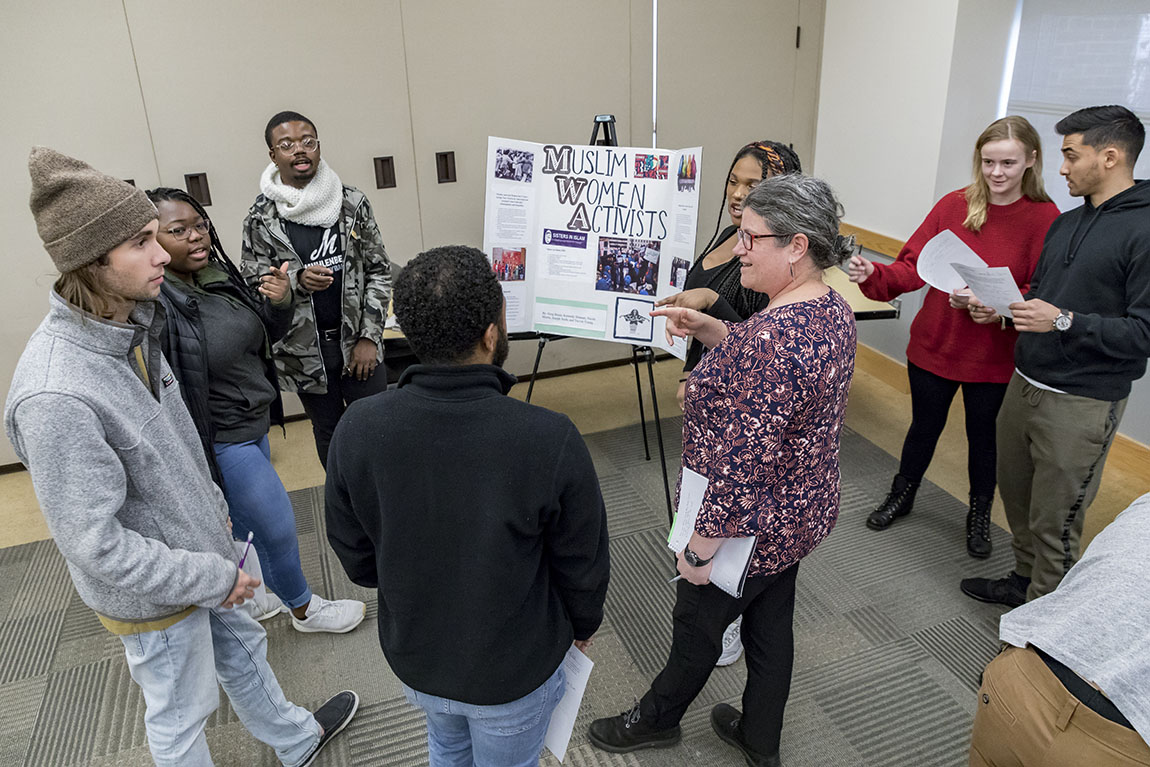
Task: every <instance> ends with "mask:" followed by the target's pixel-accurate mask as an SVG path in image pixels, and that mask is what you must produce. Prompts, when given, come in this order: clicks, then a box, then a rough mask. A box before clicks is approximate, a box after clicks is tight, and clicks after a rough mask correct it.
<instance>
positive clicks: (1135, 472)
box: [844, 225, 1150, 477]
mask: <svg viewBox="0 0 1150 767" xmlns="http://www.w3.org/2000/svg"><path fill="white" fill-rule="evenodd" d="M844 226H845V225H844ZM855 369H856V370H861V371H863V372H865V373H868V374H869V375H872V376H874V377H875V378H877V379H879V380H880V381H882V382H883V383H885V384H886V385H888V386H890V387H891V388H892V389H894V390H895V391H897V392H900V393H902V394H910V384H909V382H908V381H907V378H906V365H904V364H903V363H901V362H899V361H898V360H896V359H894V358H892V357H888V356H887V355H885V354H883V353H882V352H880V351H878V350H876V349H872V348H871V347H869V346H867V345H866V344H859V345H858V352H857V354H856V355H855ZM908 407H909V405H908ZM1106 464H1107V466H1112V467H1114V468H1120V469H1121V470H1123V471H1127V472H1130V473H1131V476H1140V477H1147V476H1150V447H1148V446H1146V445H1143V444H1142V443H1141V442H1139V441H1138V440H1135V439H1131V438H1130V437H1127V436H1126V435H1125V434H1122V433H1119V434H1117V435H1116V436H1115V437H1114V443H1113V444H1112V445H1111V446H1110V455H1109V457H1108V458H1107V461H1106Z"/></svg>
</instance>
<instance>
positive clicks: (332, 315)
mask: <svg viewBox="0 0 1150 767" xmlns="http://www.w3.org/2000/svg"><path fill="white" fill-rule="evenodd" d="M283 223H284V228H285V229H286V230H287V235H288V239H290V240H291V245H292V247H293V248H295V252H296V255H298V256H299V257H300V260H301V261H303V265H304V266H305V267H307V266H313V265H315V266H326V267H327V268H328V269H331V271H332V277H333V278H334V279H333V282H332V283H331V286H330V287H328V288H327V289H326V290H321V291H319V292H318V293H312V294H311V303H312V307H313V308H314V309H315V321H316V325H318V327H319V329H320V330H334V329H336V328H338V327H339V322H340V318H341V317H342V316H343V301H342V300H341V299H342V297H343V242H342V238H341V237H340V236H339V221H336V222H335V223H334V224H332V225H331V226H329V227H327V228H326V229H325V228H324V227H322V226H304V225H303V224H297V223H295V222H294V221H286V220H285V221H284V222H283Z"/></svg>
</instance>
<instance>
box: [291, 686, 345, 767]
mask: <svg viewBox="0 0 1150 767" xmlns="http://www.w3.org/2000/svg"><path fill="white" fill-rule="evenodd" d="M358 708H359V696H358V695H356V694H355V693H354V692H352V691H351V690H344V691H343V692H341V693H337V694H336V695H334V696H332V697H331V698H329V699H328V701H327V703H324V704H323V705H322V706H320V707H319V708H317V709H316V710H315V713H313V714H312V716H314V717H315V720H316V721H317V722H319V726H320V727H322V728H323V735H320V736H319V743H316V745H315V750H314V751H312V752H311V754H310V755H308V758H307V759H305V760H304V761H303V764H301V765H300V767H308V765H310V764H313V763H314V762H315V758H316V757H317V756H319V752H320V751H322V750H323V747H324V746H326V745H327V744H328V743H330V742H331V739H332V738H334V737H335V736H336V735H339V734H340V732H342V731H343V728H344V727H347V723H348V722H350V721H351V718H352V717H353V716H355V712H356V709H358Z"/></svg>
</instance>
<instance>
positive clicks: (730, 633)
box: [715, 615, 743, 666]
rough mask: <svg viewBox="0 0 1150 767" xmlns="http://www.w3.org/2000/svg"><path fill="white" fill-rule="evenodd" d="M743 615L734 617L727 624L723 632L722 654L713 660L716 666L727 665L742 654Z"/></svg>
mask: <svg viewBox="0 0 1150 767" xmlns="http://www.w3.org/2000/svg"><path fill="white" fill-rule="evenodd" d="M742 637H743V616H741V615H740V616H739V617H738V618H735V622H734V623H732V624H731V625H730V626H727V630H726V631H724V632H723V654H722V655H720V656H719V660H717V661H716V662H715V665H716V666H729V665H731V664H732V663H734V662H735V661H737V660H738V659H739V656H740V655H742V654H743V638H742Z"/></svg>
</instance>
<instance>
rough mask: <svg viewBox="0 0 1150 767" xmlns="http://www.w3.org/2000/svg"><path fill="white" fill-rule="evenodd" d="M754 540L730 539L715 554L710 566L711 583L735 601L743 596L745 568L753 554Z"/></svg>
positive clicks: (752, 538)
mask: <svg viewBox="0 0 1150 767" xmlns="http://www.w3.org/2000/svg"><path fill="white" fill-rule="evenodd" d="M755 541H756V538H754V537H753V536H752V537H750V538H730V539H728V540H726V541H724V542H723V545H722V546H720V547H719V550H718V551H716V552H715V562H714V564H712V565H711V583H713V584H715V585H716V586H718V587H719V588H721V589H722V590H723V591H725V592H727V593H728V594H730V595H731V596H733V597H734V598H735V599H738V598H739V597H741V596H742V595H743V581H745V580H746V576H747V567H748V566H749V565H750V563H751V555H752V554H754V552H755Z"/></svg>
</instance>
